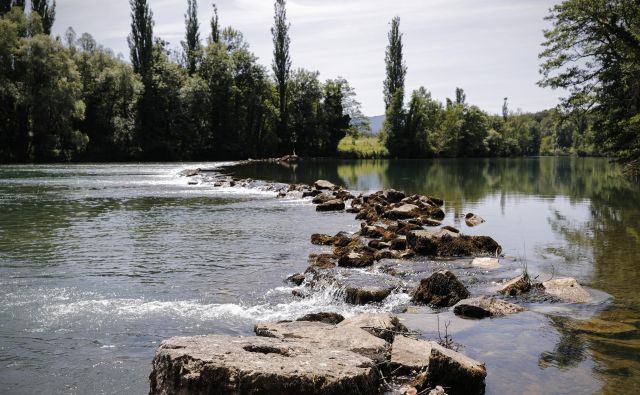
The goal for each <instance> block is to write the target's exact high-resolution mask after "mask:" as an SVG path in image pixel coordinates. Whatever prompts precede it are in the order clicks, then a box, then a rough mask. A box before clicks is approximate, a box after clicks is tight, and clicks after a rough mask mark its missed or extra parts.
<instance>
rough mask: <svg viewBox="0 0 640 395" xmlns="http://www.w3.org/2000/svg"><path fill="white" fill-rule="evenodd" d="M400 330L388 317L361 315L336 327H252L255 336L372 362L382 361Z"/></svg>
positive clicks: (302, 324)
mask: <svg viewBox="0 0 640 395" xmlns="http://www.w3.org/2000/svg"><path fill="white" fill-rule="evenodd" d="M402 330H403V327H402V326H400V325H399V323H398V319H397V318H396V317H394V316H391V315H390V314H362V315H359V316H356V317H353V318H348V319H345V320H344V321H342V322H340V323H339V324H337V325H330V324H325V323H321V322H306V321H295V322H282V323H261V324H257V325H256V326H255V328H254V331H255V333H256V335H258V336H265V337H273V338H277V339H294V340H301V341H308V342H311V343H315V346H316V347H318V348H333V349H342V350H348V351H352V352H355V353H358V354H360V355H362V356H365V357H368V358H371V359H373V360H374V361H376V362H380V361H384V360H385V359H386V356H387V353H388V349H389V344H388V342H390V341H393V334H394V333H395V332H399V331H402ZM405 330H406V329H405ZM389 339H390V340H389Z"/></svg>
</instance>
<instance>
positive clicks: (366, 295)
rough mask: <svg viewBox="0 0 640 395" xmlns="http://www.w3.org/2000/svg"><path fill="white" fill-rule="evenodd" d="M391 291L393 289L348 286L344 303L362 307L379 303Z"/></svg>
mask: <svg viewBox="0 0 640 395" xmlns="http://www.w3.org/2000/svg"><path fill="white" fill-rule="evenodd" d="M391 291H393V287H378V286H362V287H360V286H348V287H347V288H346V289H345V301H346V302H347V303H351V304H358V305H364V304H368V303H380V302H382V301H383V300H385V299H386V298H387V296H389V295H390V294H391Z"/></svg>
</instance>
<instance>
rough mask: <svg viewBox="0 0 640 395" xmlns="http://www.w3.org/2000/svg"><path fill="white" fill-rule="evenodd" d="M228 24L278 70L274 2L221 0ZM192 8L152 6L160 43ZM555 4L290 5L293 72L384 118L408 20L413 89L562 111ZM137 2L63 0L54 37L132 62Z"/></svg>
mask: <svg viewBox="0 0 640 395" xmlns="http://www.w3.org/2000/svg"><path fill="white" fill-rule="evenodd" d="M213 1H214V0H208V1H207V2H205V1H202V0H200V2H199V10H198V11H199V12H198V15H199V19H200V29H201V36H202V37H203V38H204V37H206V36H207V35H208V34H209V33H210V27H209V20H210V18H211V15H212V6H211V4H212V2H213ZM215 2H216V4H217V6H218V14H219V16H220V22H221V24H222V25H223V26H228V25H231V26H233V27H234V28H236V29H238V30H240V31H241V32H242V33H243V34H244V36H245V39H246V40H247V41H248V42H249V44H250V46H251V49H252V51H253V52H254V53H255V54H256V55H257V56H258V57H259V61H260V62H261V63H262V64H264V65H265V66H269V65H270V64H271V57H272V43H271V33H270V31H269V29H270V27H271V25H272V23H273V2H272V1H271V0H215ZM186 3H187V2H186V0H149V4H150V6H151V9H152V11H153V14H154V20H155V30H154V34H155V35H156V36H160V37H162V38H163V39H164V40H166V41H169V42H170V43H171V44H172V45H173V46H177V45H179V43H180V40H181V39H182V37H183V35H184V13H185V9H186ZM554 3H557V1H554V0H393V1H391V0H288V1H287V13H288V18H289V21H290V22H291V30H290V36H291V57H292V60H293V67H294V68H298V67H302V68H306V69H310V70H318V71H320V73H321V78H322V79H326V78H334V77H336V76H342V77H344V78H346V79H347V80H348V81H349V82H350V83H351V85H352V86H353V87H354V88H355V89H356V93H357V94H358V99H359V100H360V101H361V102H362V105H363V110H364V112H365V114H367V115H378V114H382V113H383V112H384V104H383V101H382V81H383V79H384V73H385V69H384V51H385V47H386V45H387V36H386V35H387V32H388V30H389V21H390V20H391V18H393V17H394V16H399V17H400V18H401V22H400V30H401V32H402V33H403V34H404V56H405V60H406V63H407V66H408V73H407V79H406V90H407V91H408V92H410V91H411V90H413V89H416V88H418V87H419V86H421V85H422V86H424V87H425V88H427V89H428V90H429V91H431V92H432V94H433V96H434V97H435V98H437V99H439V100H444V99H445V98H447V97H453V96H454V92H455V88H456V87H461V88H463V89H464V90H465V91H466V93H467V101H468V102H471V103H473V104H476V105H478V106H480V107H481V108H483V109H485V110H487V111H489V112H491V113H499V112H500V111H501V107H502V100H503V98H504V97H508V98H509V103H510V107H511V108H512V109H517V108H520V109H522V110H524V111H537V110H541V109H545V108H550V107H553V106H555V105H556V104H557V100H558V96H559V95H560V93H559V92H556V91H552V90H550V89H542V88H539V87H537V86H536V81H538V80H539V74H538V65H539V59H538V53H539V52H540V43H541V42H542V41H543V35H542V29H544V28H545V27H547V26H548V22H546V21H544V19H543V18H544V16H545V15H546V14H547V10H548V9H549V8H550V7H551V6H552V5H553V4H554ZM129 25H130V15H129V1H128V0H109V1H103V0H58V1H57V9H56V24H55V26H54V34H59V35H62V34H63V33H64V31H65V30H66V29H67V27H69V26H72V27H73V28H74V29H75V31H76V32H77V33H78V34H81V33H83V32H88V33H91V34H92V35H93V36H94V38H95V39H96V40H97V41H98V42H99V43H101V44H102V45H104V46H105V47H109V48H112V49H113V50H114V51H115V52H116V53H122V54H123V55H124V56H125V58H127V59H128V56H129V52H128V47H127V42H126V37H127V35H128V33H129Z"/></svg>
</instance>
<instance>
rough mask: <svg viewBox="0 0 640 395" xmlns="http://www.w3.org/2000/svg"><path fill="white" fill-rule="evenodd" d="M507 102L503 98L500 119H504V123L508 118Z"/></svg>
mask: <svg viewBox="0 0 640 395" xmlns="http://www.w3.org/2000/svg"><path fill="white" fill-rule="evenodd" d="M507 100H508V98H507V97H505V98H504V101H503V102H502V119H504V120H505V121H506V120H507V118H508V117H509V103H508V101H507Z"/></svg>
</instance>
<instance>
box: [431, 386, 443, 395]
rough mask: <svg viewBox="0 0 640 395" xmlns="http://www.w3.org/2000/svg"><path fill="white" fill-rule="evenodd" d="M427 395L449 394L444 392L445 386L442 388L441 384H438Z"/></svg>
mask: <svg viewBox="0 0 640 395" xmlns="http://www.w3.org/2000/svg"><path fill="white" fill-rule="evenodd" d="M427 395H447V393H446V392H444V388H442V387H441V386H439V385H436V388H434V389H432V390H431V391H429V393H428V394H427Z"/></svg>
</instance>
